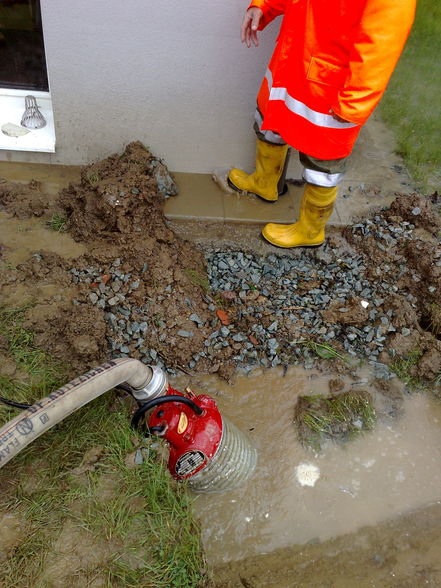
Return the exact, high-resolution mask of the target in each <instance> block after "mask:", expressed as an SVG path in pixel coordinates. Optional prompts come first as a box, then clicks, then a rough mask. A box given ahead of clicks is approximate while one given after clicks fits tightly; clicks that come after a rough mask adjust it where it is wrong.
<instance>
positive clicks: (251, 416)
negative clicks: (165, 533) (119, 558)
mask: <svg viewBox="0 0 441 588" xmlns="http://www.w3.org/2000/svg"><path fill="white" fill-rule="evenodd" d="M328 379H329V378H328V377H327V376H323V375H320V374H318V373H315V372H313V371H311V370H309V371H305V370H303V369H301V368H298V367H295V368H294V367H293V368H290V369H289V370H288V372H287V374H286V375H285V376H284V377H283V375H282V372H281V371H279V370H274V371H270V372H266V373H265V374H262V373H256V374H254V375H252V376H249V377H242V378H238V380H237V381H236V383H235V385H234V386H231V387H230V386H228V385H227V384H225V383H222V382H220V381H219V380H217V379H216V378H214V377H208V378H199V380H198V381H197V382H195V381H192V385H193V388H194V389H195V391H197V392H202V391H206V392H208V393H209V394H211V395H213V396H215V397H216V399H217V401H218V403H219V406H220V408H221V410H222V412H223V413H224V414H225V415H226V416H228V417H229V418H230V419H231V420H232V421H233V422H235V423H236V424H237V425H238V426H239V427H240V428H241V429H242V430H244V431H247V432H248V434H249V437H250V439H251V440H252V442H253V443H254V444H255V446H256V447H257V449H258V452H259V463H258V467H257V470H256V472H255V474H254V475H253V477H252V478H251V479H250V480H249V481H248V482H247V484H246V485H245V486H243V487H242V488H240V489H237V490H234V491H230V492H226V493H224V494H212V495H197V496H196V497H195V508H196V512H197V515H198V517H199V518H200V521H201V525H202V539H203V543H204V546H205V549H206V553H207V557H208V560H209V562H210V563H211V564H212V565H216V564H220V563H221V562H226V561H231V560H239V559H242V558H245V557H248V556H252V555H257V554H262V553H267V552H270V551H273V550H274V549H276V548H281V547H286V546H290V545H294V544H304V543H308V542H312V543H313V542H317V541H324V540H326V539H329V538H331V537H335V536H338V535H342V534H345V533H348V532H351V531H355V530H356V529H358V528H360V527H361V526H363V525H375V524H377V523H379V522H381V521H384V520H386V519H390V518H391V517H395V516H397V515H399V514H401V513H406V512H409V511H411V510H413V509H415V508H417V507H420V506H422V505H426V504H429V503H431V502H435V501H436V500H437V499H439V497H440V485H441V468H439V463H440V458H441V405H440V404H439V403H437V402H436V401H434V400H432V399H430V398H429V397H428V396H422V395H413V396H408V397H406V398H405V401H404V413H403V415H402V416H401V417H400V418H397V419H395V420H392V421H391V420H389V421H388V422H383V423H379V424H378V425H377V427H376V429H375V430H374V431H373V432H369V433H366V434H364V435H363V436H361V437H360V438H358V439H357V440H355V441H353V442H351V443H348V444H347V445H345V446H337V445H334V444H329V445H328V446H327V447H325V448H324V449H323V450H322V452H321V453H320V455H315V454H314V453H312V452H309V451H306V450H305V449H303V447H302V446H301V445H300V444H299V442H298V441H297V439H296V434H295V430H294V426H293V424H292V417H293V409H294V404H295V400H296V397H297V396H298V395H299V394H310V393H323V392H324V391H327V390H328ZM360 379H361V380H362V381H365V380H366V373H363V374H360V378H359V379H358V380H357V379H355V380H352V381H349V380H347V381H346V388H350V387H351V386H353V385H354V386H357V387H360V386H359V383H360ZM363 388H364V389H370V387H369V384H365V385H364V386H363ZM302 464H303V465H305V464H307V466H308V468H309V471H311V466H314V469H315V471H316V472H317V473H319V477H318V479H317V481H316V482H315V484H314V485H313V486H308V485H302V484H301V483H300V482H299V480H298V479H297V476H296V468H297V467H298V466H300V465H302Z"/></svg>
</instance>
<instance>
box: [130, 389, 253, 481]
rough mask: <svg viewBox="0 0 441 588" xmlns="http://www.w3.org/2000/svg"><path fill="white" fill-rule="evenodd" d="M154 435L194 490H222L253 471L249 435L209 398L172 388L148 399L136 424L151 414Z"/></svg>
mask: <svg viewBox="0 0 441 588" xmlns="http://www.w3.org/2000/svg"><path fill="white" fill-rule="evenodd" d="M151 410H153V412H151V414H150V415H149V416H148V419H147V425H148V428H149V430H150V432H152V433H154V434H156V435H158V436H160V437H163V438H164V439H166V441H167V442H168V443H169V446H170V454H169V460H168V468H169V470H170V473H171V474H172V476H173V477H174V478H176V479H177V480H179V481H184V480H188V483H189V485H190V487H191V489H192V490H194V491H196V492H220V491H222V490H226V489H229V488H233V487H236V486H238V485H239V484H241V483H242V482H243V481H244V480H245V479H246V478H248V477H249V476H250V475H251V473H252V472H253V470H254V468H255V465H256V460H257V454H256V450H255V449H254V447H252V445H251V444H250V442H249V441H248V439H247V438H246V437H245V435H244V434H243V433H242V432H241V431H239V429H237V428H236V427H235V425H233V423H231V422H230V421H229V420H227V419H226V418H225V417H222V416H221V414H220V412H219V409H218V407H217V405H216V402H215V401H214V400H213V399H212V398H211V397H210V396H207V395H206V394H200V395H196V394H194V393H193V392H192V391H191V390H190V389H189V388H186V390H185V393H182V392H179V391H178V390H174V389H173V388H171V387H170V386H168V390H167V393H166V394H165V395H164V396H159V397H157V398H155V399H153V400H149V401H147V402H146V403H145V404H143V405H142V406H141V408H139V409H138V410H137V412H136V413H135V415H134V417H133V419H132V423H133V425H134V426H137V425H138V423H139V421H140V419H141V418H142V416H143V415H145V414H146V413H147V412H148V411H151Z"/></svg>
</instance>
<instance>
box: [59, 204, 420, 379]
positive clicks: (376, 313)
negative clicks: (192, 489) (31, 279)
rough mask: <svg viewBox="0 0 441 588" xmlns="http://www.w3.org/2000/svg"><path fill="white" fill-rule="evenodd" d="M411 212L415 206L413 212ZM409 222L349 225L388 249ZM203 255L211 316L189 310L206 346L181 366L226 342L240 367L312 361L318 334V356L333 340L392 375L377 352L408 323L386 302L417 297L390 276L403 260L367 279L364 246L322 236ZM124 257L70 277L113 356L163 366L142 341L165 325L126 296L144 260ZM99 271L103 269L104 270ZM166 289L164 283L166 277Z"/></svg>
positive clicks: (185, 332)
mask: <svg viewBox="0 0 441 588" xmlns="http://www.w3.org/2000/svg"><path fill="white" fill-rule="evenodd" d="M414 213H415V215H417V214H418V213H419V211H418V210H415V211H414ZM414 228H415V227H414V225H412V224H411V223H409V222H401V223H399V224H391V223H388V222H387V221H386V220H385V218H384V217H383V216H381V215H378V216H375V217H374V218H373V219H366V220H364V221H363V222H360V223H357V224H355V225H353V226H352V228H351V230H352V234H353V236H354V238H355V239H362V238H365V237H367V236H371V237H374V239H375V242H376V247H378V249H379V250H380V251H383V250H384V251H386V250H388V249H389V248H390V247H391V246H393V245H394V244H396V243H397V240H398V239H399V240H400V241H403V240H406V239H410V238H412V232H413V229H414ZM206 260H207V268H208V279H209V284H210V292H209V294H207V295H206V301H207V303H208V310H209V311H211V312H212V315H211V316H213V317H215V318H214V319H213V318H212V319H211V320H209V321H207V320H205V321H204V320H203V319H201V318H200V316H199V314H198V313H197V310H198V309H195V310H196V312H193V313H192V314H191V316H190V317H189V318H190V320H191V321H192V322H193V323H194V329H195V330H196V329H200V328H205V329H206V331H207V332H208V333H209V334H208V336H207V337H206V339H205V341H204V346H203V348H202V349H195V353H194V354H193V357H192V360H191V361H190V362H189V363H188V366H186V368H188V369H190V370H193V369H197V364H198V362H199V361H201V360H202V359H203V360H205V361H207V359H208V360H213V361H214V360H216V359H217V358H222V352H224V351H225V350H227V349H228V350H229V351H230V352H229V355H228V357H229V360H230V361H233V362H234V363H235V365H236V366H237V367H238V368H240V369H242V370H244V371H245V372H247V371H249V370H251V369H252V368H253V367H255V366H264V367H275V366H277V365H288V364H293V363H297V362H299V361H301V362H302V363H304V365H306V367H312V365H313V363H314V360H315V359H316V358H317V347H315V348H314V347H313V346H311V345H310V343H311V341H315V342H318V343H319V344H320V345H322V346H323V347H321V348H320V349H322V351H323V352H324V354H325V355H323V354H322V356H326V353H328V356H329V349H331V350H332V349H335V351H336V352H338V353H339V355H341V356H344V357H347V358H351V357H353V358H356V357H357V358H360V357H364V358H366V359H367V360H368V361H369V362H370V363H372V364H373V365H374V367H375V369H376V371H377V376H378V377H384V378H389V377H392V375H393V374H392V373H391V372H390V370H389V368H388V367H387V366H386V365H385V364H383V363H382V362H381V361H379V356H380V354H381V352H382V351H383V350H384V349H385V345H386V341H387V337H388V335H390V334H392V333H395V332H397V331H398V332H400V333H401V335H403V336H408V335H410V333H411V331H410V329H409V328H407V327H405V326H404V327H403V326H401V327H398V328H397V327H395V326H394V311H393V310H390V309H389V310H385V309H384V308H383V303H384V301H385V299H386V298H387V297H388V296H390V295H391V294H392V295H393V294H394V293H395V294H400V295H402V296H404V297H405V298H406V299H407V300H408V302H409V303H410V304H411V305H412V307H414V308H416V307H417V306H416V302H417V299H416V298H415V297H414V296H412V294H410V293H409V292H407V291H400V290H399V288H398V286H397V285H396V284H397V280H398V279H399V278H400V277H402V276H404V275H405V274H406V273H408V271H409V269H408V268H407V266H406V263H405V260H404V259H403V263H401V264H398V265H394V267H393V268H391V267H389V266H388V265H387V264H385V265H383V266H382V267H381V268H376V269H375V270H374V274H375V273H376V274H377V276H378V280H373V279H372V278H371V279H368V277H367V275H368V272H367V267H366V265H365V261H364V259H363V257H362V256H361V255H354V254H350V253H346V254H341V252H339V251H338V250H334V249H333V248H332V247H331V246H330V245H328V244H326V245H325V246H324V247H322V248H320V249H319V250H304V253H302V254H301V255H299V256H290V255H280V254H277V255H276V254H271V255H268V256H259V255H254V254H250V253H244V252H243V251H225V250H216V249H214V250H212V251H211V252H208V253H207V254H206ZM121 265H122V260H121V259H116V260H115V261H114V262H113V264H112V265H111V266H110V267H106V268H103V267H90V268H87V269H79V268H73V269H72V270H71V274H72V280H73V282H75V283H86V284H90V287H91V292H90V294H89V300H90V303H91V304H93V305H95V306H96V307H98V308H100V309H102V311H103V312H104V317H105V320H106V322H107V324H108V326H109V331H110V333H111V334H110V335H109V337H108V345H109V348H110V352H111V354H112V355H113V356H114V357H121V356H128V355H133V352H134V351H135V352H136V354H135V355H136V356H137V357H139V359H141V361H143V362H144V363H148V364H158V365H160V366H161V367H163V368H167V366H164V364H163V360H162V358H161V356H160V355H159V353H158V350H156V349H152V348H150V347H149V346H148V344H146V340H147V339H148V333H149V330H151V329H155V330H156V332H160V333H161V329H162V333H161V334H160V335H159V340H160V341H165V340H166V338H167V331H166V325H165V324H164V323H163V324H160V323H161V322H162V321H159V323H158V321H157V320H155V318H154V317H152V316H151V315H150V314H149V305H148V304H145V305H142V306H133V305H131V304H130V303H129V302H128V300H127V294H130V293H131V292H133V291H134V290H136V289H137V288H139V286H140V280H142V273H143V272H145V271H147V269H148V268H147V265H146V266H145V267H144V268H143V272H141V275H138V276H132V275H131V274H130V273H123V272H122V271H121V269H120V266H121ZM371 270H372V268H371ZM392 270H393V271H392ZM103 272H106V273H105V274H104V276H103ZM370 273H371V275H372V271H371V272H370ZM103 277H105V279H103ZM167 288H168V289H169V290H168V291H170V289H171V286H167ZM167 288H166V289H165V290H166V291H167ZM221 299H222V300H224V301H227V304H226V309H227V312H228V313H231V315H232V317H233V318H232V320H231V324H228V325H226V324H224V325H222V324H221V323H220V322H219V320H218V319H217V317H216V315H215V312H216V310H218V309H219V306H220V304H219V301H220V300H221ZM330 305H332V307H333V308H334V309H337V310H336V312H339V313H341V316H342V317H343V315H345V313H349V312H353V311H354V305H359V306H360V308H362V312H365V320H363V321H362V324H348V321H346V322H345V320H343V319H342V321H341V322H339V321H338V320H337V321H335V320H333V321H329V320H327V317H326V312H323V311H326V310H327V309H329V307H330ZM232 309H234V312H233V310H232ZM201 314H202V313H201ZM233 315H234V316H233ZM359 322H360V321H359ZM293 333H295V336H293ZM193 334H194V331H193V330H190V329H188V328H186V329H180V330H179V331H178V332H177V335H178V336H179V337H182V338H187V339H188V340H189V344H191V338H192V337H193ZM319 355H320V354H319ZM331 355H332V353H331ZM169 371H171V372H172V373H173V370H169Z"/></svg>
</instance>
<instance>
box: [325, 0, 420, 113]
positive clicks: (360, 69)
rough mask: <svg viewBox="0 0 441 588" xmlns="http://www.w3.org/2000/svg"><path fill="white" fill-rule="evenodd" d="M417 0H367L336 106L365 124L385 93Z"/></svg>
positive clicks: (405, 37)
mask: <svg viewBox="0 0 441 588" xmlns="http://www.w3.org/2000/svg"><path fill="white" fill-rule="evenodd" d="M415 5H416V0H399V1H397V0H366V5H365V8H364V11H363V14H362V17H361V20H360V23H359V26H358V27H357V28H356V30H355V32H354V36H353V43H352V49H351V54H350V59H349V60H350V63H349V74H348V77H347V79H346V82H345V85H344V87H343V88H342V89H341V90H340V92H339V94H338V97H337V102H336V104H334V105H333V106H332V109H333V111H334V112H335V114H337V115H338V116H340V117H341V118H343V119H345V120H347V121H350V122H353V123H356V124H364V123H365V122H366V121H367V119H368V118H369V116H370V115H371V113H372V111H373V110H374V108H375V107H376V106H377V104H378V102H379V101H380V99H381V97H382V96H383V93H384V91H385V90H386V86H387V84H388V82H389V79H390V77H391V75H392V72H393V71H394V69H395V66H396V64H397V62H398V59H399V57H400V55H401V52H402V50H403V47H404V44H405V42H406V39H407V37H408V35H409V32H410V29H411V27H412V23H413V20H414V17H415Z"/></svg>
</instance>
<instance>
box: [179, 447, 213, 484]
mask: <svg viewBox="0 0 441 588" xmlns="http://www.w3.org/2000/svg"><path fill="white" fill-rule="evenodd" d="M206 461H207V456H206V455H205V454H204V453H202V451H199V450H193V451H187V453H184V454H183V455H181V457H180V458H179V459H178V460H177V462H176V465H175V472H176V474H177V475H178V476H179V477H180V478H186V477H187V476H191V475H192V474H194V473H195V472H196V471H197V470H199V469H200V468H201V467H202V466H203V465H204V464H205V463H206Z"/></svg>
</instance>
